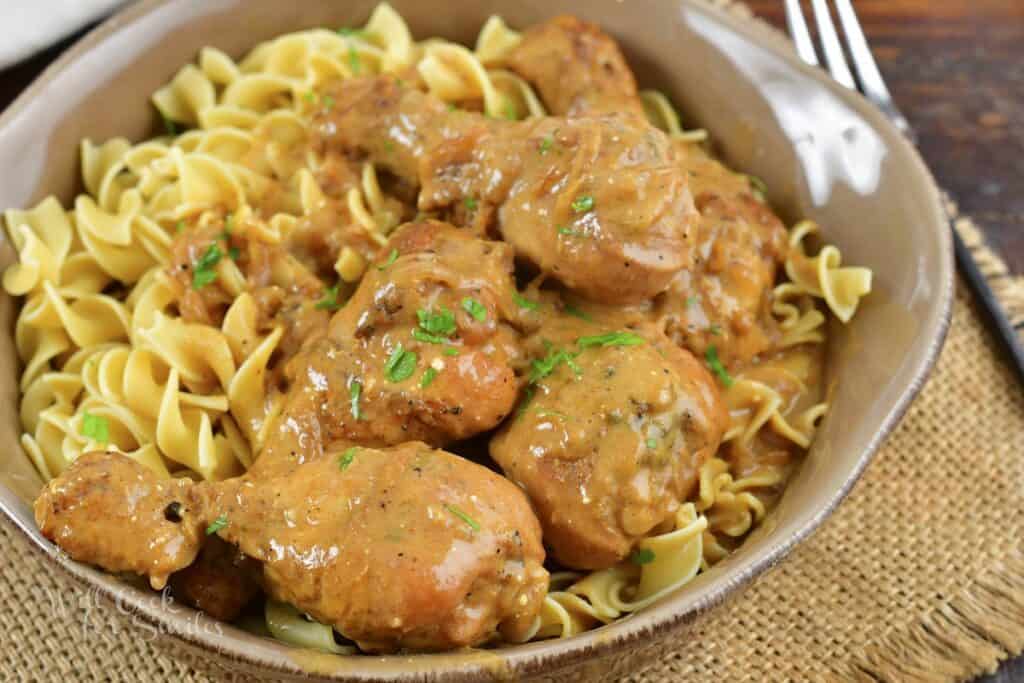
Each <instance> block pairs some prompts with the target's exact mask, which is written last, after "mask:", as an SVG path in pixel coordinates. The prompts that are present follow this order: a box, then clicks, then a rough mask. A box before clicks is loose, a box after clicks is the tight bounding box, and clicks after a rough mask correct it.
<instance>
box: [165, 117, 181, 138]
mask: <svg viewBox="0 0 1024 683" xmlns="http://www.w3.org/2000/svg"><path fill="white" fill-rule="evenodd" d="M161 117H162V118H163V120H164V130H166V131H167V134H168V135H177V134H178V124H177V123H175V122H174V121H172V120H171V119H169V118H168V117H167V116H165V115H163V114H161Z"/></svg>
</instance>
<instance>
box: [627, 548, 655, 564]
mask: <svg viewBox="0 0 1024 683" xmlns="http://www.w3.org/2000/svg"><path fill="white" fill-rule="evenodd" d="M654 558H655V555H654V551H653V550H651V549H650V548H637V549H636V550H634V551H633V552H632V554H631V555H630V556H629V561H630V562H632V563H633V564H638V565H641V566H643V565H645V564H650V563H651V562H654Z"/></svg>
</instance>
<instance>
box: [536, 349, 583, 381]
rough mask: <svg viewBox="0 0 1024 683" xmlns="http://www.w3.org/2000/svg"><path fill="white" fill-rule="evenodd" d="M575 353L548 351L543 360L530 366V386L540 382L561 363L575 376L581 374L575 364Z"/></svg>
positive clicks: (563, 350) (537, 360) (538, 360)
mask: <svg viewBox="0 0 1024 683" xmlns="http://www.w3.org/2000/svg"><path fill="white" fill-rule="evenodd" d="M577 355H579V354H577V353H572V352H570V351H566V350H565V349H549V350H548V355H546V356H545V357H544V358H538V359H536V360H534V361H533V363H531V364H530V377H529V381H530V384H536V383H537V382H539V381H541V380H542V379H544V378H545V377H547V376H548V375H550V374H551V373H553V372H554V371H555V370H557V369H558V366H559V365H561V364H562V363H565V364H566V365H568V366H569V368H570V369H571V370H572V371H573V372H574V373H576V374H577V375H580V374H582V372H583V371H582V370H581V369H580V366H579V365H577V364H576V356H577Z"/></svg>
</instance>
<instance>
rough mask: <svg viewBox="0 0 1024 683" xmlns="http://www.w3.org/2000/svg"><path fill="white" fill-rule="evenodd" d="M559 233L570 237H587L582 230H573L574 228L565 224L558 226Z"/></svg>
mask: <svg viewBox="0 0 1024 683" xmlns="http://www.w3.org/2000/svg"><path fill="white" fill-rule="evenodd" d="M558 234H559V235H566V236H568V237H586V235H585V234H584V233H582V232H580V231H579V230H573V229H572V228H569V227H566V226H564V225H562V226H560V227H559V228H558Z"/></svg>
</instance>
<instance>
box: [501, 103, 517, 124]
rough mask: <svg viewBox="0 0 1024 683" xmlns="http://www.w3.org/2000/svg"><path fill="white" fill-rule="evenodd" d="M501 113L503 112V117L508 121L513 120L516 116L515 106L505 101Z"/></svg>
mask: <svg viewBox="0 0 1024 683" xmlns="http://www.w3.org/2000/svg"><path fill="white" fill-rule="evenodd" d="M501 113H502V114H504V115H505V118H506V119H508V120H509V121H515V120H516V118H517V117H516V107H515V105H514V104H512V103H511V102H506V103H505V106H504V107H503V108H502V110H501Z"/></svg>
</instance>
